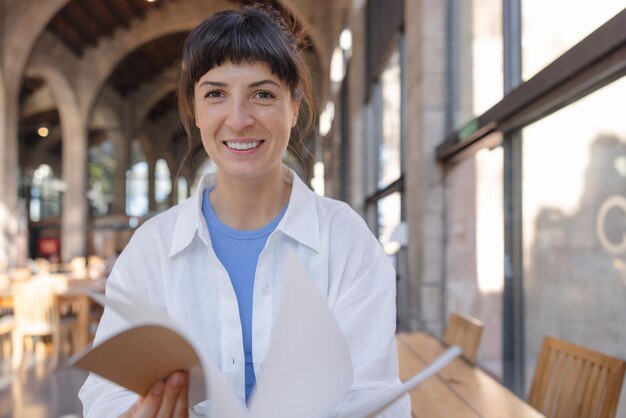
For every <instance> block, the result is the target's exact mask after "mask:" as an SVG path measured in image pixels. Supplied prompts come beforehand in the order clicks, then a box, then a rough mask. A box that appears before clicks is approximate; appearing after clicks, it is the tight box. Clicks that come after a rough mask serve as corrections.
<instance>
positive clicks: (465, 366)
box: [396, 332, 545, 418]
mask: <svg viewBox="0 0 626 418" xmlns="http://www.w3.org/2000/svg"><path fill="white" fill-rule="evenodd" d="M396 341H397V343H398V357H399V361H400V379H401V380H402V381H404V380H406V379H408V378H410V377H411V376H413V375H414V374H416V373H418V372H419V371H420V370H422V369H423V368H425V367H426V365H428V364H429V363H431V362H432V361H433V360H434V359H435V358H437V357H438V356H439V355H440V354H441V353H443V352H444V351H445V349H446V347H445V346H444V345H443V344H442V343H441V342H439V341H438V340H437V339H436V338H434V337H433V336H431V335H429V334H427V333H424V332H416V333H402V334H398V335H397V336H396ZM410 395H411V404H412V417H414V418H439V417H441V418H466V417H467V418H470V417H472V418H475V417H480V418H545V416H544V415H543V414H541V413H540V412H538V411H537V410H536V409H534V408H533V407H532V406H530V405H529V404H528V403H526V402H525V401H524V400H522V399H520V398H519V397H517V396H516V395H515V394H514V393H512V392H511V391H509V390H508V389H507V388H506V387H504V386H503V385H502V384H501V383H500V382H498V381H497V380H495V379H494V378H492V377H491V376H489V375H488V374H487V373H485V372H484V371H482V370H480V369H479V368H478V367H475V366H473V365H471V364H469V363H468V362H466V361H465V360H463V359H460V358H457V359H455V360H454V361H453V362H452V363H450V364H449V365H448V366H446V367H445V368H444V369H443V370H441V372H439V373H438V374H437V375H436V376H433V377H432V378H430V379H429V380H427V381H426V382H424V383H422V384H421V385H420V386H418V387H417V388H415V389H413V390H412V391H411V392H410Z"/></svg>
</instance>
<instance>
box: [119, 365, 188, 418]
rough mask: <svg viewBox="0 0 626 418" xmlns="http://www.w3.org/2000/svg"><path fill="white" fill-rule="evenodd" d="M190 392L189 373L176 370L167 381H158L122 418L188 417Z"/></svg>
mask: <svg viewBox="0 0 626 418" xmlns="http://www.w3.org/2000/svg"><path fill="white" fill-rule="evenodd" d="M188 393H189V373H188V372H181V371H177V372H174V373H172V374H170V375H169V376H168V378H167V380H166V381H165V382H163V381H160V380H159V381H158V382H156V383H155V384H154V386H152V388H151V389H150V392H149V393H148V394H147V395H146V396H142V397H140V398H139V399H138V400H137V402H135V404H134V405H133V406H132V408H130V409H129V410H128V411H126V412H125V413H124V414H122V415H120V418H187V417H188V406H187V403H188V401H187V398H188Z"/></svg>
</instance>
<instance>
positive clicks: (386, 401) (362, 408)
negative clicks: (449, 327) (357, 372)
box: [338, 345, 463, 418]
mask: <svg viewBox="0 0 626 418" xmlns="http://www.w3.org/2000/svg"><path fill="white" fill-rule="evenodd" d="M462 351H463V350H461V347H459V346H456V345H454V346H452V347H450V348H449V349H447V350H446V351H445V352H444V353H443V354H442V355H441V356H439V357H438V358H437V359H436V360H435V361H433V362H432V363H431V364H429V365H428V366H427V367H426V368H425V369H424V370H422V371H421V372H419V373H417V374H416V375H415V376H413V377H412V378H410V379H408V380H407V381H405V382H404V383H402V384H401V385H400V386H394V387H392V388H389V389H387V390H385V391H381V392H380V393H377V394H376V395H373V396H372V397H371V398H370V399H368V400H367V401H365V402H363V403H360V404H359V405H355V406H354V407H353V408H351V409H350V410H349V411H344V412H343V414H342V415H341V416H340V417H338V418H373V417H375V416H376V415H377V414H379V413H380V412H382V411H383V410H384V409H385V408H386V407H388V406H389V405H391V404H392V403H393V402H394V401H396V400H398V399H399V398H400V397H401V396H402V395H404V394H405V393H407V392H409V391H410V390H411V389H413V388H415V387H416V386H417V385H419V384H420V383H422V382H423V381H425V380H426V379H428V378H429V377H431V376H432V375H434V374H436V373H437V372H438V371H439V370H441V369H443V368H444V367H445V366H446V365H448V364H449V363H450V362H451V361H452V360H454V359H455V358H457V357H458V356H459V355H461V353H462Z"/></svg>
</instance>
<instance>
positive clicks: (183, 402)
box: [172, 372, 189, 418]
mask: <svg viewBox="0 0 626 418" xmlns="http://www.w3.org/2000/svg"><path fill="white" fill-rule="evenodd" d="M183 376H184V378H185V384H184V385H183V387H182V388H181V390H180V393H179V394H178V399H177V400H176V406H175V407H174V413H173V414H172V416H173V417H174V418H187V416H188V414H189V372H185V373H184V374H183Z"/></svg>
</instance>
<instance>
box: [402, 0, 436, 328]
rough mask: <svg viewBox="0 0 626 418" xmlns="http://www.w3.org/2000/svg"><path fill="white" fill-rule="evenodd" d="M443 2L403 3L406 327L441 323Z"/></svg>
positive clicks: (434, 325)
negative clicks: (437, 153)
mask: <svg viewBox="0 0 626 418" xmlns="http://www.w3.org/2000/svg"><path fill="white" fill-rule="evenodd" d="M445 7H446V2H442V1H439V0H424V1H420V2H414V1H406V2H405V22H406V23H405V39H406V51H407V57H406V74H407V76H406V77H407V81H406V82H407V92H408V97H407V112H406V113H407V121H406V122H407V155H406V169H405V202H406V203H405V204H406V215H407V216H406V219H407V220H408V227H409V242H408V247H407V251H408V253H407V258H408V277H409V293H408V301H407V302H408V315H409V318H408V319H409V321H408V325H409V327H410V328H411V329H427V330H429V331H431V332H433V333H435V334H440V333H441V332H442V329H443V326H444V323H445V317H444V312H445V299H444V294H445V280H444V268H443V266H444V245H443V244H444V240H445V228H444V217H443V215H444V184H443V181H444V176H443V169H442V167H441V166H440V165H439V164H438V163H437V161H436V158H435V148H436V147H437V145H438V144H439V143H440V142H441V141H442V139H443V138H444V136H445V98H446V82H445V78H446V59H445V57H446V9H445Z"/></svg>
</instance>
